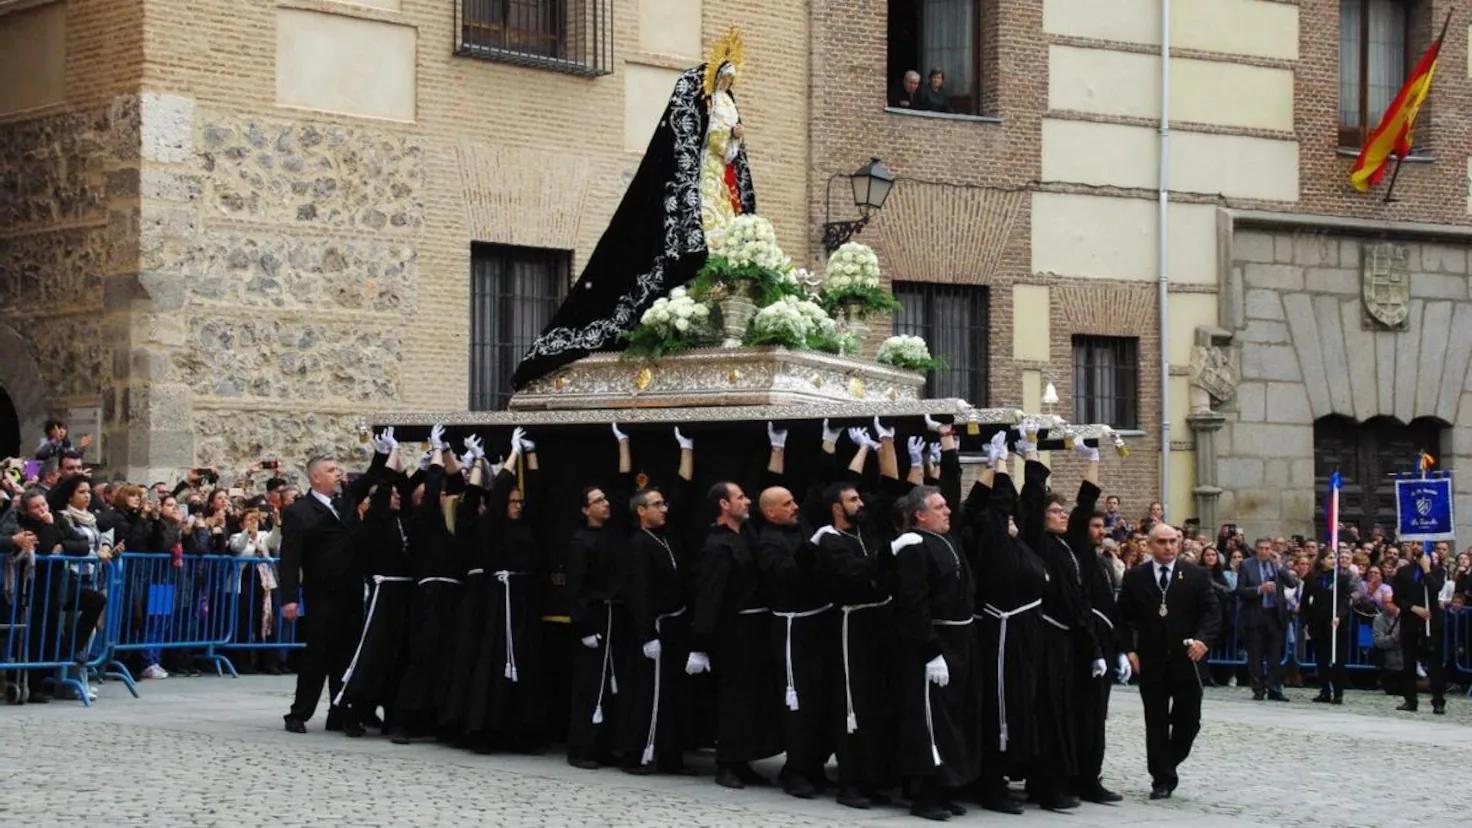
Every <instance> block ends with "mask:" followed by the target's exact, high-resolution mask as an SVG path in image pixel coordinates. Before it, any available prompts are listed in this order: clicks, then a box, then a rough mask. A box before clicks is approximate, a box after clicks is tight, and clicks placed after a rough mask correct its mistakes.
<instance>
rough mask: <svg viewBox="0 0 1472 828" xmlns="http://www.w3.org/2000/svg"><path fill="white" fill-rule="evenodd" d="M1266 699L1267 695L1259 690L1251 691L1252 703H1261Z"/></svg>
mask: <svg viewBox="0 0 1472 828" xmlns="http://www.w3.org/2000/svg"><path fill="white" fill-rule="evenodd" d="M1266 697H1267V693H1264V692H1262V691H1261V690H1253V691H1252V700H1253V701H1262V700H1263V699H1264V698H1266Z"/></svg>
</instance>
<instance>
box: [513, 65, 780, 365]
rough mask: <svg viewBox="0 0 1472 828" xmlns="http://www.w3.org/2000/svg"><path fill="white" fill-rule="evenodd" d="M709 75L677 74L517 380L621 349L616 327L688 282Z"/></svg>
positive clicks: (699, 241)
mask: <svg viewBox="0 0 1472 828" xmlns="http://www.w3.org/2000/svg"><path fill="white" fill-rule="evenodd" d="M704 74H705V65H704V64H702V65H700V66H697V67H695V68H693V69H687V70H686V71H685V72H683V73H681V75H680V77H679V78H678V79H677V80H676V81H675V88H674V92H673V93H672V94H671V96H670V101H669V105H668V106H667V107H666V108H665V111H664V114H663V115H662V116H660V119H659V125H658V126H657V127H655V130H654V135H653V137H651V138H650V139H649V148H648V149H647V150H645V152H644V159H643V160H642V161H641V162H640V163H639V169H638V171H636V172H635V173H634V179H633V181H631V182H629V187H628V189H627V190H626V191H625V192H624V196H623V199H622V200H621V201H620V202H619V205H618V209H617V210H615V211H614V214H613V218H612V219H611V220H609V223H608V228H607V229H606V230H604V231H603V237H602V238H600V239H599V240H598V246H597V247H595V248H593V253H592V255H590V256H589V257H588V263H587V265H585V266H584V268H583V273H582V276H580V277H579V278H578V281H577V283H576V284H574V285H573V287H572V289H571V290H570V291H568V294H567V299H566V301H564V302H563V303H562V306H561V307H559V308H558V309H557V313H556V314H555V315H554V316H553V317H552V321H551V322H550V323H548V325H547V327H546V328H545V329H543V331H542V333H541V335H540V336H538V337H537V339H536V341H534V342H533V343H532V346H531V348H530V349H529V350H528V351H527V353H526V355H525V356H524V357H523V358H522V361H521V364H520V365H518V366H517V368H516V375H515V377H514V378H513V379H512V384H513V385H514V386H515V387H517V388H521V387H523V386H525V385H526V384H527V383H528V382H531V381H532V380H534V379H536V378H537V377H540V376H542V375H544V374H547V373H550V372H551V371H554V370H556V369H557V368H558V367H560V366H562V365H566V364H567V363H569V362H572V361H573V360H575V359H578V358H579V357H582V356H585V355H587V354H589V353H592V352H594V351H610V350H618V349H620V348H622V347H623V342H622V340H621V339H620V338H619V334H620V333H622V332H624V331H627V330H630V329H632V328H633V327H634V326H635V325H636V324H638V322H639V317H640V316H641V315H642V314H643V313H644V311H645V310H646V309H648V307H649V306H650V305H652V304H654V300H655V299H658V298H660V297H661V296H664V295H666V294H668V293H669V292H670V291H671V290H673V289H674V288H677V287H679V286H680V285H683V284H685V283H686V282H688V281H690V280H691V279H692V278H694V276H695V274H696V272H697V271H698V270H700V267H701V265H703V264H705V259H706V243H705V232H704V230H703V229H702V228H701V223H700V161H701V153H702V152H703V149H704V143H705V134H706V128H707V126H708V125H709V123H710V111H709V105H710V104H709V101H707V100H706V97H705V95H704V87H703V80H702V78H703V76H704ZM731 165H732V167H733V168H734V170H735V172H736V176H735V177H736V188H737V190H738V191H739V192H740V195H741V212H743V213H754V212H756V196H755V194H754V192H753V190H752V184H751V171H750V167H749V165H748V164H747V161H746V150H745V149H744V148H743V149H741V150H740V151H739V152H738V153H737V155H736V158H735V159H734V160H733V161H732V162H731Z"/></svg>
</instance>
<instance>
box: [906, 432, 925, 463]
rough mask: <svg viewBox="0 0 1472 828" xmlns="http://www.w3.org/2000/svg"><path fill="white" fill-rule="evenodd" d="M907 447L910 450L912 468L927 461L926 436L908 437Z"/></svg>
mask: <svg viewBox="0 0 1472 828" xmlns="http://www.w3.org/2000/svg"><path fill="white" fill-rule="evenodd" d="M905 448H907V449H909V450H910V467H911V468H914V467H915V466H918V465H920V464H921V463H923V462H925V438H924V437H911V438H910V439H908V440H906V441H905Z"/></svg>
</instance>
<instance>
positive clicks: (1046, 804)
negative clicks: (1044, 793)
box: [1038, 794, 1079, 811]
mask: <svg viewBox="0 0 1472 828" xmlns="http://www.w3.org/2000/svg"><path fill="white" fill-rule="evenodd" d="M1078 805H1079V802H1078V797H1076V796H1070V795H1068V794H1059V795H1057V796H1049V797H1045V798H1043V799H1042V800H1041V801H1039V802H1038V807H1039V808H1042V809H1043V810H1044V811H1069V810H1072V809H1074V808H1077V807H1078Z"/></svg>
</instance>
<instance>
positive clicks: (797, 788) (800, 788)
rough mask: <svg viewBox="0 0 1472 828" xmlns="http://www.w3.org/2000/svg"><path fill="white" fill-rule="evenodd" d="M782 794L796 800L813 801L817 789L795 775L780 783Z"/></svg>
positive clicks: (816, 794)
mask: <svg viewBox="0 0 1472 828" xmlns="http://www.w3.org/2000/svg"><path fill="white" fill-rule="evenodd" d="M782 792H783V793H785V794H787V795H788V796H795V797H797V798H798V799H815V798H817V796H818V789H817V788H815V787H813V783H811V782H809V781H808V780H806V779H804V778H802V777H801V776H796V775H794V776H793V777H792V778H791V779H788V780H786V781H785V782H783V783H782Z"/></svg>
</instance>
